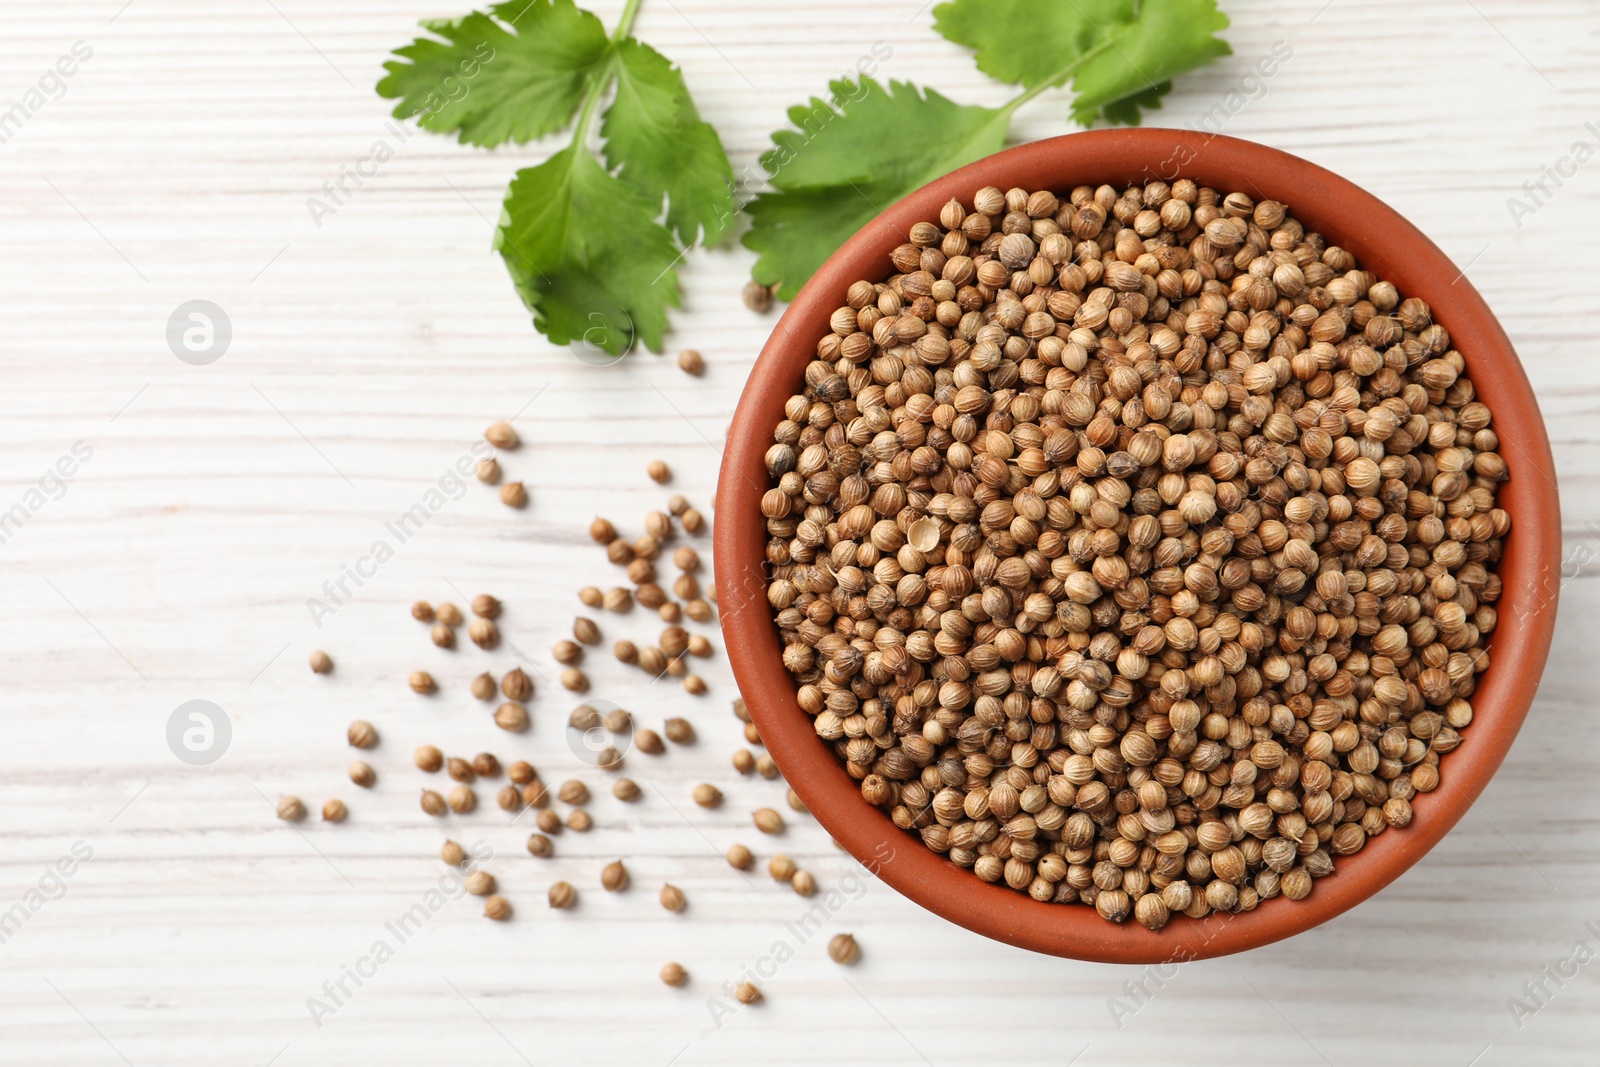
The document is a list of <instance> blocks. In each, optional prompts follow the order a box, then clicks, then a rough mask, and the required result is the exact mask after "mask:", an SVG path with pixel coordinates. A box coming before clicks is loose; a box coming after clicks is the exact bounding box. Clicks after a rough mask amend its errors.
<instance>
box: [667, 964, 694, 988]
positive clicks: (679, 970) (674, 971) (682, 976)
mask: <svg viewBox="0 0 1600 1067" xmlns="http://www.w3.org/2000/svg"><path fill="white" fill-rule="evenodd" d="M661 980H662V981H663V982H665V983H666V984H667V985H669V986H672V987H673V988H674V989H676V988H678V987H679V986H681V985H683V984H685V983H686V982H688V981H689V972H688V971H686V970H684V969H683V964H681V963H663V964H662V965H661Z"/></svg>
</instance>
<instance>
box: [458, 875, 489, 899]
mask: <svg viewBox="0 0 1600 1067" xmlns="http://www.w3.org/2000/svg"><path fill="white" fill-rule="evenodd" d="M465 882H466V886H467V892H469V893H471V894H472V895H473V896H475V897H486V896H488V895H489V894H490V893H493V892H494V875H492V874H490V873H489V872H488V871H473V872H472V873H471V874H469V875H467V877H466V879H465Z"/></svg>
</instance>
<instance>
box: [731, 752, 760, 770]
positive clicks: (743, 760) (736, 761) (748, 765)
mask: <svg viewBox="0 0 1600 1067" xmlns="http://www.w3.org/2000/svg"><path fill="white" fill-rule="evenodd" d="M733 769H734V770H736V771H738V772H739V773H740V774H749V773H750V772H751V771H753V770H755V769H756V758H755V756H754V755H753V754H752V753H751V752H750V750H749V749H747V748H741V749H739V750H738V751H737V752H735V753H734V754H733Z"/></svg>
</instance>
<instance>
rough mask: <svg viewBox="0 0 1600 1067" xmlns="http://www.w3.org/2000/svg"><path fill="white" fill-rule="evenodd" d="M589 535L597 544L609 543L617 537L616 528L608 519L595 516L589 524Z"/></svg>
mask: <svg viewBox="0 0 1600 1067" xmlns="http://www.w3.org/2000/svg"><path fill="white" fill-rule="evenodd" d="M589 536H590V537H591V538H592V539H593V540H594V541H595V542H596V543H598V544H602V545H609V544H610V543H611V542H613V541H615V540H616V539H617V528H616V527H615V526H613V525H612V524H611V520H610V519H602V518H600V517H599V516H596V517H595V520H594V521H593V522H591V523H590V524H589Z"/></svg>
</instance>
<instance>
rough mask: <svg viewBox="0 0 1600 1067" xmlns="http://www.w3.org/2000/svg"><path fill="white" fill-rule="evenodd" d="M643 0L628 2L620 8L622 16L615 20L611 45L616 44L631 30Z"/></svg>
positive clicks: (629, 0) (630, 0)
mask: <svg viewBox="0 0 1600 1067" xmlns="http://www.w3.org/2000/svg"><path fill="white" fill-rule="evenodd" d="M643 2H644V0H628V2H627V3H626V4H624V5H623V7H622V15H621V17H620V18H618V19H617V28H616V29H614V30H612V31H611V43H612V44H616V43H617V42H618V41H620V40H622V39H623V38H624V37H626V36H628V34H629V33H630V32H632V30H633V20H634V19H635V18H637V17H638V14H639V5H640V4H642V3H643Z"/></svg>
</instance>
